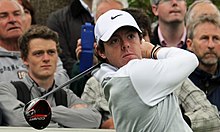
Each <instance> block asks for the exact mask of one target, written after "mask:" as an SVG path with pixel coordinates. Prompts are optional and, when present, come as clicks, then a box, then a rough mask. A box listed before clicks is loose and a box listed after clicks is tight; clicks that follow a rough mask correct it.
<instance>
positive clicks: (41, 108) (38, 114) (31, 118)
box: [24, 63, 101, 130]
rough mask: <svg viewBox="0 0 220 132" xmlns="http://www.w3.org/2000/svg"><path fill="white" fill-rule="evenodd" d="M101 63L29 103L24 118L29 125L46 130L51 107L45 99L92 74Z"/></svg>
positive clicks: (25, 108)
mask: <svg viewBox="0 0 220 132" xmlns="http://www.w3.org/2000/svg"><path fill="white" fill-rule="evenodd" d="M100 64H101V63H98V64H97V65H94V66H92V67H91V68H89V69H87V70H85V71H83V72H81V73H80V74H78V75H76V76H75V77H73V78H72V79H70V80H69V81H67V82H65V83H63V84H62V85H60V86H58V87H57V88H55V89H53V90H51V91H50V92H48V93H46V94H45V95H43V96H41V97H39V98H35V99H33V100H31V101H29V102H28V103H27V104H26V105H25V107H24V117H25V120H26V121H27V123H28V124H29V125H30V126H32V127H33V128H35V129H39V130H41V129H44V128H46V127H47V126H48V125H49V123H50V120H51V115H52V112H51V107H50V105H49V103H48V102H47V101H46V100H45V99H44V98H45V97H47V96H48V95H50V94H52V93H54V92H56V91H57V90H59V89H61V88H63V87H65V86H67V85H68V84H70V83H72V82H74V81H77V80H78V79H80V78H82V77H83V76H85V75H87V74H89V73H91V72H92V71H93V70H95V69H96V68H98V67H99V66H100Z"/></svg>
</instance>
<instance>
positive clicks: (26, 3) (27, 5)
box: [21, 0, 36, 25]
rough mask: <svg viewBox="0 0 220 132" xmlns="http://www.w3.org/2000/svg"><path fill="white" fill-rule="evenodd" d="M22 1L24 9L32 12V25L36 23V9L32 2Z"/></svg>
mask: <svg viewBox="0 0 220 132" xmlns="http://www.w3.org/2000/svg"><path fill="white" fill-rule="evenodd" d="M21 2H22V3H21V5H22V6H23V8H24V10H25V9H27V10H28V11H29V12H30V14H31V25H33V24H36V20H35V11H34V8H33V6H32V5H31V3H30V2H29V1H28V0H21Z"/></svg>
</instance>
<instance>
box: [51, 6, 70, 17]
mask: <svg viewBox="0 0 220 132" xmlns="http://www.w3.org/2000/svg"><path fill="white" fill-rule="evenodd" d="M68 11H69V6H65V7H63V8H61V9H58V10H56V11H54V12H52V13H51V14H50V16H56V17H62V16H66V14H67V13H68Z"/></svg>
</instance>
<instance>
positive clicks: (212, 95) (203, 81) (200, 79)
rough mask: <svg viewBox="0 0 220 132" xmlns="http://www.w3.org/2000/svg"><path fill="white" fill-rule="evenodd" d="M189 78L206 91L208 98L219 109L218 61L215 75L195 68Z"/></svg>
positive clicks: (219, 64)
mask: <svg viewBox="0 0 220 132" xmlns="http://www.w3.org/2000/svg"><path fill="white" fill-rule="evenodd" d="M189 78H190V79H191V80H192V82H193V83H194V84H195V85H196V86H197V87H199V88H200V89H201V90H202V91H204V92H205V93H206V95H207V98H208V100H209V101H210V102H211V103H212V104H213V105H216V106H217V108H218V111H220V62H218V70H217V72H216V74H215V75H211V74H209V73H207V72H205V71H202V70H200V69H199V68H196V70H195V71H194V72H193V73H191V75H190V76H189Z"/></svg>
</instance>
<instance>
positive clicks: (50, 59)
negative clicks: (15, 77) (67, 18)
mask: <svg viewBox="0 0 220 132" xmlns="http://www.w3.org/2000/svg"><path fill="white" fill-rule="evenodd" d="M19 47H20V51H21V58H22V60H23V62H24V64H25V65H26V66H27V68H28V75H27V76H26V77H25V78H24V79H23V80H22V82H23V83H24V84H25V85H26V87H28V89H29V94H30V96H31V99H34V98H38V97H40V96H42V95H44V94H45V93H47V92H48V91H50V90H52V89H54V88H55V87H56V85H55V82H54V73H55V71H56V64H57V61H58V52H59V42H58V35H57V34H56V33H55V32H53V31H52V30H50V29H49V28H47V27H46V26H32V27H31V28H30V29H29V30H27V32H26V33H24V35H23V36H21V37H20V39H19ZM62 90H63V91H64V92H65V95H66V96H63V98H67V106H63V105H57V102H56V100H55V99H54V98H55V97H54V96H53V94H51V95H49V96H48V97H47V98H46V100H47V101H48V103H49V104H50V106H51V107H52V118H51V124H50V126H51V127H74V128H76V127H79V128H97V127H99V124H100V120H101V115H100V114H99V112H98V111H97V110H95V109H94V108H90V107H88V106H87V104H86V103H84V102H83V101H82V100H81V99H79V98H78V97H77V96H76V95H75V94H74V93H73V92H72V91H71V90H69V89H67V88H64V89H62ZM0 93H1V99H0V102H1V104H0V108H2V110H3V115H4V121H5V122H4V125H7V126H28V124H27V122H26V121H25V119H24V115H23V109H24V106H25V104H24V103H23V102H21V101H20V100H18V99H16V98H17V96H18V94H17V92H16V89H15V87H14V86H13V85H12V83H10V82H1V83H0Z"/></svg>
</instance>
